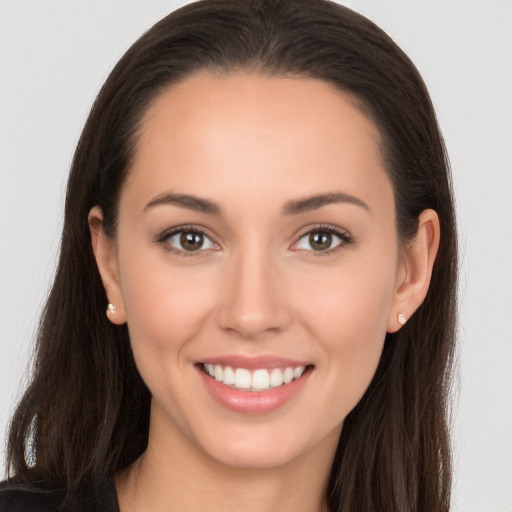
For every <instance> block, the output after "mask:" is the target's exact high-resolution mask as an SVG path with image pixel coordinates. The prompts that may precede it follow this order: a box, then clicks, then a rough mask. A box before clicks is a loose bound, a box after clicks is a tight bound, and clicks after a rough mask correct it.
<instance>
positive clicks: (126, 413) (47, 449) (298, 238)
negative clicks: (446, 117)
mask: <svg viewBox="0 0 512 512" xmlns="http://www.w3.org/2000/svg"><path fill="white" fill-rule="evenodd" d="M262 205H264V208H262ZM455 248H456V239H455V226H454V215H453V206H452V199H451V190H450V181H449V174H448V169H447V162H446V157H445V154H444V148H443V143H442V138H441V135H440V133H439V130H438V127H437V123H436V119H435V115H434V112H433V108H432V105H431V102H430V99H429V97H428V93H427V91H426V89H425V87H424V85H423V82H422V81H421V78H420V77H419V75H418V73H417V71H416V70H415V68H414V66H413V65H412V63H411V62H410V61H409V60H408V58H407V57H406V56H405V55H404V54H403V53H402V52H401V51H400V50H399V49H398V48H397V47H396V45H394V43H393V42H392V41H391V40H390V39H389V38H388V37H387V36H386V35H385V34H384V33H383V32H382V31H381V30H380V29H378V28H377V27H376V26H375V25H373V24H372V23H371V22H369V21H368V20H366V19H364V18H363V17H361V16H360V15H357V14H355V13H354V12H352V11H350V10H348V9H346V8H343V7H340V6H338V5H336V4H333V3H330V2H327V1H324V0H295V1H293V2H290V1H283V0H273V1H272V0H251V1H249V2H238V1H235V0H229V1H226V0H224V1H220V0H210V1H205V2H198V3H195V4H190V5H188V6H186V7H183V8H182V9H180V10H178V11H176V12H175V13H173V14H171V15H170V16H168V17H166V18H165V19H163V20H162V21H160V22H159V23H158V24H157V25H155V26H154V27H153V28H152V29H151V30H150V31H149V32H147V33H146V34H145V35H144V36H142V37H141V39H139V41H137V42H136V43H135V44H134V45H133V46H132V48H131V49H130V50H128V52H127V53H126V54H125V56H124V57H123V58H122V59H121V61H120V62H119V63H118V65H117V66H116V67H115V69H114V70H113V72H112V73H111V75H110V77H109V78H108V80H107V82H106V83H105V85H104V87H103V88H102V90H101V92H100V94H99V96H98V98H97V100H96V102H95V104H94V106H93V109H92V112H91V114H90V117H89V119H88V121H87V123H86V126H85V128H84V131H83V134H82V137H81V139H80V142H79V145H78V148H77V151H76V154H75V158H74V161H73V164H72V169H71V174H70V178H69V184H68V191H67V199H66V212H65V225H64V233H63V239H62V246H61V256H60V261H59V266H58V270H57V275H56V278H55V282H54V286H53V288H52V292H51V294H50V297H49V300H48V303H47V306H46V308H45V311H44V314H43V318H42V323H41V329H40V334H39V339H38V354H37V365H36V372H35V375H34V376H33V380H32V383H31V385H30V386H29V389H28V390H27V392H26V393H25V396H24V397H23V399H22V401H21V403H20V405H19V407H18V409H17V411H16V413H15V416H14V419H13V423H12V429H11V435H10V444H9V452H8V463H9V465H10V468H11V473H12V475H13V476H12V478H11V480H10V482H9V485H8V486H6V487H5V489H4V490H3V491H2V492H0V504H2V507H3V508H2V510H4V509H5V510H18V509H19V508H20V507H24V509H29V510H30V507H32V509H33V510H42V509H44V510H56V509H58V508H59V507H60V508H62V509H68V510H77V509H80V507H82V509H84V510H118V509H120V510H121V511H122V512H125V511H131V510H135V511H138V510H156V511H159V510H167V509H168V507H169V504H171V506H172V507H174V508H176V509H181V510H196V509H204V508H205V507H207V506H208V507H209V508H214V509H215V510H224V509H228V508H229V509H233V508H237V509H242V510H272V509H276V508H278V507H279V509H281V510H308V511H309V510H311V511H313V510H315V511H316V510H331V511H354V510H357V511H364V510H368V511H370V510H389V511H391V510H393V511H396V510H407V511H410V510H418V511H421V510H424V511H435V510H447V509H448V508H449V490H450V457H449V443H448V433H447V426H446V408H447V392H448V386H449V376H450V363H451V359H452V353H453V344H454V322H455V309H454V308H455V306H454V304H455V300H454V294H455V282H456V249H455ZM105 310H106V312H107V314H106V315H105V314H104V312H105ZM56 369H58V371H56ZM2 500H3V501H2ZM16 507H18V508H16ZM43 507H46V508H43Z"/></svg>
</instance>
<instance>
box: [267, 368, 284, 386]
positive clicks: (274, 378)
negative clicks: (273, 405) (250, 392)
mask: <svg viewBox="0 0 512 512" xmlns="http://www.w3.org/2000/svg"><path fill="white" fill-rule="evenodd" d="M282 383H283V372H282V371H281V370H280V368H274V369H273V370H272V372H271V373H270V385H271V386H272V387H273V388H276V387H277V386H280V385H281V384H282Z"/></svg>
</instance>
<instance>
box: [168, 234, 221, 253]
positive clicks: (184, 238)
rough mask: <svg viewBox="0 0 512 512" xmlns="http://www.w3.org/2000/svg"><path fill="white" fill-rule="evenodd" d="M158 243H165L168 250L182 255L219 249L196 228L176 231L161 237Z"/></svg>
mask: <svg viewBox="0 0 512 512" xmlns="http://www.w3.org/2000/svg"><path fill="white" fill-rule="evenodd" d="M159 241H160V242H162V243H165V244H166V246H167V249H168V250H174V251H176V252H184V253H192V252H200V251H205V250H208V249H218V248H219V247H218V245H217V244H215V243H214V242H213V241H212V240H211V238H209V237H208V236H207V235H206V234H205V233H204V232H203V231H201V230H200V229H198V228H180V229H179V230H178V229H176V230H174V231H171V232H167V233H165V234H164V235H162V237H161V238H160V240H159Z"/></svg>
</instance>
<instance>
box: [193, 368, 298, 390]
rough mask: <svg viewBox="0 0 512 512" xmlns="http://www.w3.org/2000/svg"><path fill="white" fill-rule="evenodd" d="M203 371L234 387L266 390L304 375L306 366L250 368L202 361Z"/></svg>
mask: <svg viewBox="0 0 512 512" xmlns="http://www.w3.org/2000/svg"><path fill="white" fill-rule="evenodd" d="M202 367H203V371H204V372H205V373H207V374H208V375H209V376H210V377H212V378H214V379H215V380H216V381H217V382H222V383H223V384H224V385H226V386H229V387H231V388H232V389H238V390H243V391H253V392H257V391H265V390H270V389H273V388H277V387H279V386H282V385H283V384H289V383H290V382H292V381H293V380H295V379H298V378H299V377H301V376H302V374H303V373H304V371H305V370H306V367H305V366H296V367H292V366H287V367H285V368H271V369H267V368H258V369H255V370H252V371H251V370H248V369H246V368H232V367H231V366H222V365H220V364H210V363H202Z"/></svg>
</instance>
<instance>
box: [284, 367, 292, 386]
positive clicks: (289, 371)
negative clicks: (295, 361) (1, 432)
mask: <svg viewBox="0 0 512 512" xmlns="http://www.w3.org/2000/svg"><path fill="white" fill-rule="evenodd" d="M292 380H293V368H290V367H289V366H288V367H287V368H286V370H285V371H284V373H283V382H284V383H285V384H288V383H289V382H291V381H292Z"/></svg>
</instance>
